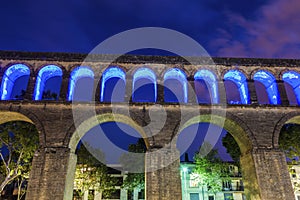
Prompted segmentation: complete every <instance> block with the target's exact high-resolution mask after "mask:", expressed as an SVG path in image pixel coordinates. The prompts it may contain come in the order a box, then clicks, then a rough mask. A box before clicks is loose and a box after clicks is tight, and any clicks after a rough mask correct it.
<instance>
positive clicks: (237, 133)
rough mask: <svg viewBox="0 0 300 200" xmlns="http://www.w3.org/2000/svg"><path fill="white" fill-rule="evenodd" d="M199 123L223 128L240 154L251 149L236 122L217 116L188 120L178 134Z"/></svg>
mask: <svg viewBox="0 0 300 200" xmlns="http://www.w3.org/2000/svg"><path fill="white" fill-rule="evenodd" d="M199 123H211V124H214V125H217V126H219V127H221V128H224V129H225V130H226V131H228V132H229V133H230V134H231V135H232V136H233V137H234V139H235V140H236V142H237V143H238V145H239V147H240V150H241V153H242V154H246V153H247V152H249V151H250V150H251V149H252V146H253V145H252V142H251V139H250V138H249V136H248V134H247V132H246V131H245V128H242V127H241V126H240V125H239V124H238V123H237V122H235V121H234V120H232V119H229V118H226V117H222V116H218V115H211V114H204V115H198V116H195V117H193V118H191V119H190V120H188V121H187V122H186V123H185V124H184V125H183V126H182V127H181V128H180V130H179V131H178V133H180V132H182V131H183V129H185V128H187V127H189V126H191V125H194V124H199Z"/></svg>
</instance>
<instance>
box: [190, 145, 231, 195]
mask: <svg viewBox="0 0 300 200" xmlns="http://www.w3.org/2000/svg"><path fill="white" fill-rule="evenodd" d="M203 145H204V148H202V149H205V148H209V149H211V147H209V146H211V145H210V144H209V143H204V144H203ZM202 155H203V154H201V153H196V154H195V156H194V160H195V168H194V170H193V173H192V175H191V178H192V179H194V180H195V181H197V182H198V183H199V184H200V185H201V186H207V188H208V191H209V192H210V193H214V194H216V193H217V192H219V191H221V190H222V182H223V181H228V180H230V179H229V170H228V169H229V168H228V164H227V163H224V162H222V160H221V159H220V157H219V156H218V151H217V150H216V149H212V150H211V151H210V152H209V153H208V154H207V155H205V156H202Z"/></svg>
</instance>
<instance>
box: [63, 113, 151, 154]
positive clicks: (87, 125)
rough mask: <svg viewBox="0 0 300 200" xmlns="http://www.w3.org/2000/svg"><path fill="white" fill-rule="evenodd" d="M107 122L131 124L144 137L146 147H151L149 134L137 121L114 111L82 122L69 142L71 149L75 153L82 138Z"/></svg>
mask: <svg viewBox="0 0 300 200" xmlns="http://www.w3.org/2000/svg"><path fill="white" fill-rule="evenodd" d="M106 122H120V123H123V124H126V125H129V126H131V127H132V128H134V129H135V130H136V131H137V132H138V133H139V134H140V135H141V136H142V138H143V139H144V141H145V144H146V147H147V148H148V147H149V141H148V140H147V135H146V133H145V131H144V130H143V128H142V127H141V126H139V125H138V124H137V123H136V122H135V121H133V120H132V119H131V118H129V117H127V116H125V115H121V114H113V113H105V114H99V115H97V116H94V117H91V118H89V119H87V120H85V121H84V122H82V123H81V124H80V125H79V126H78V127H77V128H76V130H75V132H74V133H73V135H72V136H71V139H70V142H69V145H68V146H69V148H70V149H71V152H72V153H75V150H76V147H77V144H78V143H79V141H80V139H81V138H82V137H83V136H84V135H85V134H86V133H87V132H88V131H89V130H90V129H91V128H93V127H94V126H97V125H100V124H103V123H106Z"/></svg>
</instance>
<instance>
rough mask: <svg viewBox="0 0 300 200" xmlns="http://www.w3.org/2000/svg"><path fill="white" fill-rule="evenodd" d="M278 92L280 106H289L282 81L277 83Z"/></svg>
mask: <svg viewBox="0 0 300 200" xmlns="http://www.w3.org/2000/svg"><path fill="white" fill-rule="evenodd" d="M277 85H278V92H279V94H280V100H281V105H283V106H288V105H289V104H290V102H289V99H288V96H287V94H286V90H285V87H284V82H283V81H277Z"/></svg>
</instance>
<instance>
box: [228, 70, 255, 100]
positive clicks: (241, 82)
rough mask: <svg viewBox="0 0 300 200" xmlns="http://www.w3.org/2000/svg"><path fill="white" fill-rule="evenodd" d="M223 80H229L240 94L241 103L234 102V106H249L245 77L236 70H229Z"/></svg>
mask: <svg viewBox="0 0 300 200" xmlns="http://www.w3.org/2000/svg"><path fill="white" fill-rule="evenodd" d="M224 80H229V81H232V82H234V83H235V84H236V85H237V88H238V90H239V93H240V99H241V102H234V103H235V104H249V102H250V99H249V93H248V86H247V81H246V80H247V79H246V76H245V75H244V74H243V73H242V72H240V71H238V70H229V71H228V72H227V73H226V74H225V75H224Z"/></svg>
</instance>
